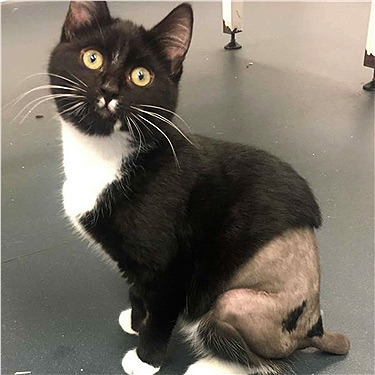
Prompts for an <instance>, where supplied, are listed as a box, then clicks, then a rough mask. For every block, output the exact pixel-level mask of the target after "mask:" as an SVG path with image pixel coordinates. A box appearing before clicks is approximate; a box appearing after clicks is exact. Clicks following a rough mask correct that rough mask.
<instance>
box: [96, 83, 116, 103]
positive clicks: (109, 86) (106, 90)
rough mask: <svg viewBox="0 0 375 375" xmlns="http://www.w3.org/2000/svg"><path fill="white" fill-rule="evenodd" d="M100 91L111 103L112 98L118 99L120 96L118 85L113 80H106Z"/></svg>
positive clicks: (106, 100)
mask: <svg viewBox="0 0 375 375" xmlns="http://www.w3.org/2000/svg"><path fill="white" fill-rule="evenodd" d="M100 91H101V93H102V95H103V98H104V100H105V102H106V103H109V102H110V101H111V100H112V99H117V98H118V96H119V88H118V85H117V84H115V83H113V82H105V83H103V84H102V85H101V87H100Z"/></svg>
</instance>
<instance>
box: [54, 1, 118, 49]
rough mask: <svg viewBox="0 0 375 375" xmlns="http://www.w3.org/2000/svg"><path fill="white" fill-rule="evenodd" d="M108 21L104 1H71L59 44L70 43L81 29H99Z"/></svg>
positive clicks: (108, 15) (108, 16) (109, 19)
mask: <svg viewBox="0 0 375 375" xmlns="http://www.w3.org/2000/svg"><path fill="white" fill-rule="evenodd" d="M110 21H111V16H110V14H109V9H108V6H107V2H106V1H71V2H70V4H69V10H68V13H67V15H66V19H65V22H64V26H63V29H62V33H61V42H70V41H71V40H72V38H73V37H74V35H75V34H76V33H77V31H79V30H80V29H82V28H85V27H90V26H92V27H97V28H100V27H102V26H105V25H106V24H108V23H110Z"/></svg>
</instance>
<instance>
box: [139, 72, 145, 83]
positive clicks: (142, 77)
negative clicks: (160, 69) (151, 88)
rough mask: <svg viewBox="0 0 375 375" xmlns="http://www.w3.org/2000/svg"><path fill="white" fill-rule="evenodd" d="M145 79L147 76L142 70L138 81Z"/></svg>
mask: <svg viewBox="0 0 375 375" xmlns="http://www.w3.org/2000/svg"><path fill="white" fill-rule="evenodd" d="M144 78H145V74H144V73H143V71H142V70H140V71H139V72H138V79H139V80H140V81H142V80H143V79H144Z"/></svg>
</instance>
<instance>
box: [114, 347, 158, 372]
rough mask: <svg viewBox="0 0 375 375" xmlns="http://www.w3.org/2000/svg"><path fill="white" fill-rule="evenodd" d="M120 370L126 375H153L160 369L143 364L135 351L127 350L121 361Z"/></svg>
mask: <svg viewBox="0 0 375 375" xmlns="http://www.w3.org/2000/svg"><path fill="white" fill-rule="evenodd" d="M121 364H122V368H123V369H124V371H125V372H126V373H127V374H128V375H153V374H155V373H157V372H158V371H159V370H160V367H153V366H151V365H149V364H148V363H145V362H143V361H142V360H141V359H140V358H139V357H138V354H137V352H136V350H135V349H133V350H129V351H128V352H127V353H126V354H125V356H124V358H123V359H122V363H121Z"/></svg>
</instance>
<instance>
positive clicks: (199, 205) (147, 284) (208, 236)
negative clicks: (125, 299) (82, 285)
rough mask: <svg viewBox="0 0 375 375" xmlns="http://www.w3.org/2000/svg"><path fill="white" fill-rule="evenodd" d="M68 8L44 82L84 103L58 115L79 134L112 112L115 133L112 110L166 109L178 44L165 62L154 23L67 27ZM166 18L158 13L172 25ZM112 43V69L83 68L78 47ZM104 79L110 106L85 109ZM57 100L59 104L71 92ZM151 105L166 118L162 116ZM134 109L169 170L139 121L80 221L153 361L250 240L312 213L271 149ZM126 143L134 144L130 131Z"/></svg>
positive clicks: (316, 217)
mask: <svg viewBox="0 0 375 375" xmlns="http://www.w3.org/2000/svg"><path fill="white" fill-rule="evenodd" d="M85 3H86V2H83V3H82V6H86V5H87V4H86V5H85ZM74 6H77V4H75V5H74ZM90 6H91V8H90V11H89V12H88V13H87V14H88V15H90V14H91V15H92V14H93V12H104V13H105V12H106V11H105V10H103V9H104V8H103V5H100V6H98V9H99V8H100V9H101V10H98V9H96V10H95V5H90ZM73 8H74V7H73ZM71 12H74V9H73V10H71ZM175 12H177V13H178V16H179V17H180V18H179V20H180V21H181V19H182V18H181V17H183V19H184V20H186V22H187V24H189V22H190V25H192V13H191V8H190V6H189V5H187V4H183V5H182V6H180V7H179V8H177V10H175ZM68 17H69V19H68V21H67V22H66V24H65V25H64V28H63V32H62V38H61V43H60V44H59V45H58V46H57V47H56V48H55V49H54V51H53V53H52V55H51V60H50V67H49V72H50V73H52V74H54V75H53V76H51V82H52V83H53V84H55V85H62V84H64V85H66V84H67V82H64V81H63V80H62V79H60V78H58V77H56V76H55V75H62V76H65V77H69V78H71V79H73V77H78V78H79V79H80V80H82V81H84V82H86V83H87V86H88V88H87V90H88V94H87V98H86V100H87V103H88V108H90V110H88V111H87V112H85V113H84V114H80V116H77V115H76V114H74V113H71V112H67V113H65V114H62V117H63V118H64V119H65V120H68V121H70V122H72V123H73V125H74V126H76V127H77V128H78V129H79V130H80V131H81V132H83V133H86V134H90V135H96V136H107V135H109V134H111V133H112V132H113V131H114V130H113V127H114V124H115V122H116V121H118V120H119V121H122V128H121V130H122V131H129V129H128V127H127V124H126V122H124V121H123V119H124V118H125V117H126V116H127V115H129V114H130V113H131V112H132V111H131V108H130V106H131V105H137V104H151V105H157V106H159V107H164V108H166V109H168V110H171V111H174V110H175V108H176V105H177V93H178V81H179V78H180V76H181V72H182V65H181V64H182V60H183V58H184V56H185V54H186V51H185V52H184V53H183V52H181V54H180V55H179V56H178V57H177V58H176V59H177V60H176V61H174V60H173V61H172V60H171V57H170V56H171V55H170V54H169V53H167V48H169V47H168V43H167V44H165V39H163V38H160V35H159V36H158V35H156V31H158V30H159V31H160V30H164V29H163V27H160V24H159V26H158V28H156V29H155V28H154V29H152V30H151V31H147V30H145V29H144V28H143V27H139V26H136V25H134V24H133V23H132V22H129V21H121V20H117V19H112V18H109V14H108V15H107V14H104V15H102V16H101V17H99V18H98V23H99V26H100V29H99V28H98V24H93V23H92V22H91V21H90V22H85V23H84V24H83V25H79V24H78V25H77V22H76V20H75V21H74V22H72V21H71V17H74V14H73V15H72V14H69V16H68ZM172 21H173V17H172ZM172 21H171V19H170V18H169V21H168V22H170V24H171V25H173V22H172ZM72 25H73V26H72ZM169 27H172V26H169ZM190 29H191V28H190ZM190 31H191V30H190ZM164 32H167V31H165V30H164ZM119 46H121V49H120V50H121V55H120V57H119V61H120V63H119V65H118V66H117V65H116V67H115V68H114V67H112V66H111V65H110V64H108V65H106V64H105V65H104V67H103V69H102V70H101V71H98V72H96V71H90V70H89V69H87V68H85V67H84V66H82V63H81V62H80V59H79V55H80V51H81V50H82V49H83V48H86V47H95V48H96V49H98V50H100V51H101V52H102V53H103V55H104V57H105V58H106V59H107V60H109V61H110V60H111V56H112V55H113V53H114V51H116V50H117V49H118V48H119ZM187 47H188V45H187ZM187 47H186V48H187ZM136 66H143V67H147V68H148V69H150V70H151V71H152V72H153V73H154V75H155V79H154V81H153V83H152V85H150V86H149V87H146V88H139V87H133V86H131V85H129V83H128V82H127V80H126V78H125V76H126V75H127V74H128V72H129V71H130V70H131V69H133V68H134V67H136ZM108 79H111V80H117V83H118V87H119V89H118V97H119V100H120V103H121V107H120V110H119V113H118V114H116V115H113V116H112V115H111V116H103V115H102V114H101V113H98V112H97V110H96V109H95V101H96V98H97V96H96V95H97V93H98V91H100V87H101V85H102V84H103V82H105V81H106V80H108ZM53 92H54V93H61V92H62V91H61V90H59V89H54V90H53ZM56 102H57V107H58V110H59V112H60V113H61V112H63V110H64V106H66V105H69V104H70V103H74V100H73V99H57V100H56ZM158 113H162V114H163V115H164V116H165V117H167V118H169V119H171V118H172V115H171V114H169V113H166V112H158ZM145 118H147V119H149V120H150V121H151V120H152V121H154V122H155V124H157V125H158V126H159V127H160V128H161V129H162V130H163V131H164V132H165V133H166V135H167V136H168V137H169V138H170V139H171V141H172V143H173V145H174V148H175V150H176V154H177V155H178V161H179V164H180V168H178V167H177V166H176V163H175V160H174V158H173V155H172V152H171V149H170V146H169V144H168V142H167V141H166V139H165V138H164V137H163V136H162V135H161V134H160V133H158V132H157V131H155V130H153V129H152V130H151V131H150V132H148V131H146V130H145V128H144V127H143V128H142V130H143V134H144V137H145V143H146V145H147V147H146V148H144V149H142V150H140V152H139V155H136V154H134V155H133V157H132V158H131V159H129V160H127V161H124V163H123V166H122V168H123V177H122V179H120V180H119V181H116V182H115V183H113V184H112V185H111V186H109V187H108V188H107V189H106V191H105V192H104V193H103V194H102V196H101V199H100V200H99V201H98V204H97V207H96V209H95V210H93V211H91V212H87V213H86V214H85V215H84V216H83V217H81V219H80V221H81V223H82V225H83V226H84V228H85V229H86V231H87V232H88V233H89V234H90V236H91V237H92V238H93V239H95V241H97V242H99V243H100V244H102V246H103V248H104V249H105V251H106V252H107V253H108V254H109V255H110V256H111V257H112V258H113V259H114V260H115V261H116V262H117V263H118V266H119V268H120V270H121V271H122V272H123V275H124V277H125V278H126V279H127V281H128V282H129V283H130V284H131V285H132V287H131V290H130V299H131V302H132V307H133V318H134V320H133V326H134V329H137V330H139V331H140V332H139V333H140V343H139V346H138V355H139V357H140V358H141V359H142V360H143V361H145V362H147V363H150V364H152V365H153V366H159V365H160V364H161V363H162V362H163V360H164V358H165V353H166V349H167V344H168V341H169V337H170V334H171V331H172V329H173V327H174V325H175V323H176V320H177V318H178V317H179V316H180V315H181V314H183V315H184V317H185V319H187V320H195V319H197V318H199V317H201V316H202V315H203V314H205V313H207V311H209V309H210V308H211V307H212V305H213V303H214V302H215V301H216V299H217V297H218V296H219V295H220V294H221V293H222V292H223V291H224V290H225V285H226V283H227V282H228V280H229V279H230V278H231V276H232V275H233V274H234V272H235V271H236V270H238V268H239V267H240V266H241V265H243V264H244V263H245V262H246V261H248V260H249V259H250V258H251V257H252V256H253V255H254V254H255V253H256V252H257V250H258V249H259V248H260V247H261V246H264V245H265V244H266V243H268V242H269V241H271V240H272V239H273V238H275V237H276V236H278V235H280V234H282V233H283V232H285V231H286V230H288V229H291V228H306V227H308V228H318V227H319V226H320V225H321V216H320V212H319V208H318V205H317V203H316V201H315V199H314V196H313V194H312V192H311V190H310V188H309V186H308V184H307V183H306V181H305V180H304V179H303V178H302V177H300V176H299V175H298V174H297V173H296V172H295V171H294V170H293V169H292V168H291V167H290V166H289V165H288V164H286V163H284V162H282V161H280V160H279V159H278V158H276V157H274V156H272V155H270V154H268V153H267V152H265V151H261V150H258V149H255V148H252V147H248V146H244V145H240V144H232V143H226V142H220V141H216V140H212V139H209V138H205V137H201V136H192V137H191V139H192V141H193V142H194V144H195V146H192V145H191V144H189V143H188V142H187V141H186V140H185V139H184V138H183V137H182V136H181V135H180V134H179V133H178V132H176V131H175V129H173V128H171V127H170V126H167V125H166V124H165V123H163V122H162V121H159V120H157V119H156V120H155V118H152V117H150V116H147V115H145ZM138 125H139V126H141V127H142V124H141V123H139V124H138ZM134 144H135V146H139V140H138V141H137V140H134ZM303 307H304V305H303V306H302V307H299V308H297V309H296V310H295V311H294V312H292V313H291V316H292V315H293V316H292V317H291V318H290V319H289V318H288V319H287V320H286V322H285V328H286V329H293V327H294V324H295V322H296V320H297V319H298V316H299V314H300V311H299V309H301V308H302V309H303ZM297 310H298V311H297ZM146 311H147V314H146ZM146 316H147V318H146ZM292 320H293V321H292ZM240 357H241V358H239V361H240V362H241V361H242V362H246V363H249V361H250V359H249V358H247V356H246V353H243V356H240Z"/></svg>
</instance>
